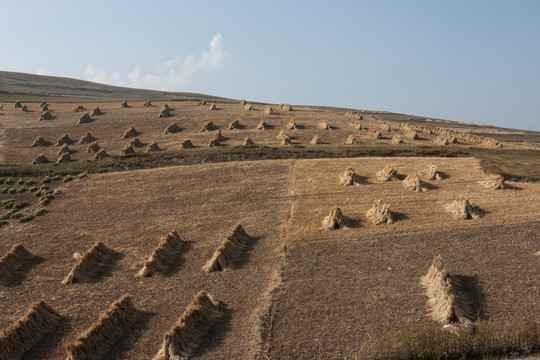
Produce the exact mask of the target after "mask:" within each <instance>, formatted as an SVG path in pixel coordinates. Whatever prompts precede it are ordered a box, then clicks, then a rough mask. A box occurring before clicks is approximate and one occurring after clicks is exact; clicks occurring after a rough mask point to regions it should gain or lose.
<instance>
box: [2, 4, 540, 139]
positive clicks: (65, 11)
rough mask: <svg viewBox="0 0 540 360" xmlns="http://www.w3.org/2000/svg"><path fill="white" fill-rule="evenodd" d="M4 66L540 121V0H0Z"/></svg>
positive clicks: (272, 98) (529, 124)
mask: <svg viewBox="0 0 540 360" xmlns="http://www.w3.org/2000/svg"><path fill="white" fill-rule="evenodd" d="M0 9H1V13H0V33H1V34H3V36H2V40H1V42H0V69H1V70H6V71H20V72H29V73H39V74H47V75H54V76H66V77H73V78H79V79H85V80H92V81H97V82H103V83H108V84H113V85H124V86H132V87H144V88H153V89H159V90H173V91H192V92H201V93H207V94H212V95H219V96H224V97H230V98H246V99H250V100H253V101H265V102H275V103H281V102H288V103H291V104H312V105H328V106H342V107H351V108H357V109H376V110H388V111H393V112H400V113H408V114H414V115H423V116H428V117H439V118H445V119H450V120H457V121H465V122H474V123H478V124H482V123H487V124H494V125H497V126H506V127H513V128H521V129H531V130H540V21H539V20H538V19H540V1H537V0H530V1H527V0H514V1H510V0H508V1H498V0H491V1H488V0H473V1H471V0H467V1H464V0H453V1H438V0H429V1H428V0H424V1H422V0H410V1H402V0H395V1H390V0H388V1H332V2H330V1H325V2H323V1H303V0H299V1H294V2H293V1H262V0H261V1H256V0H252V1H152V2H149V1H76V0H70V1H67V0H66V1H46V2H45V1H24V0H18V1H11V0H2V1H1V2H0Z"/></svg>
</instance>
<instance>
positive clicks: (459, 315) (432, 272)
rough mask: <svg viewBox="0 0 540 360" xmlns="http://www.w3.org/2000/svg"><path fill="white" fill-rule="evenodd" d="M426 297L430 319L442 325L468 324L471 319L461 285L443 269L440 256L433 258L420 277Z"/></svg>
mask: <svg viewBox="0 0 540 360" xmlns="http://www.w3.org/2000/svg"><path fill="white" fill-rule="evenodd" d="M421 284H422V286H424V288H425V289H426V295H427V297H428V302H427V308H428V311H429V314H430V315H431V317H432V319H433V320H435V321H438V322H440V323H441V324H443V325H448V324H451V323H468V322H470V321H471V319H472V318H473V316H472V315H473V314H472V311H471V306H470V301H469V300H468V299H467V297H466V295H465V293H464V292H463V291H461V286H460V285H461V284H459V282H458V281H457V278H453V277H451V276H450V275H449V274H448V271H446V269H445V268H444V263H443V261H442V259H441V257H440V256H435V257H434V258H433V262H432V264H431V267H430V268H429V271H428V273H427V274H426V275H425V276H424V277H422V280H421Z"/></svg>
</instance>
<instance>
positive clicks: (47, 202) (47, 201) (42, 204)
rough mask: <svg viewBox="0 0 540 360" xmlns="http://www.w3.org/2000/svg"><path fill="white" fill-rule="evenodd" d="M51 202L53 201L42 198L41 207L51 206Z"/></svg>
mask: <svg viewBox="0 0 540 360" xmlns="http://www.w3.org/2000/svg"><path fill="white" fill-rule="evenodd" d="M50 202H51V199H49V198H42V199H41V200H39V205H41V206H47V205H49V204H50Z"/></svg>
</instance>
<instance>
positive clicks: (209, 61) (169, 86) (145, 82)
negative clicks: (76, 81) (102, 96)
mask: <svg viewBox="0 0 540 360" xmlns="http://www.w3.org/2000/svg"><path fill="white" fill-rule="evenodd" d="M227 58H229V52H228V51H227V50H226V49H225V48H224V47H223V37H222V35H221V34H220V33H218V34H216V35H214V37H213V38H212V40H211V41H210V45H209V49H208V51H204V52H202V53H201V54H200V55H199V56H195V55H193V54H191V55H188V56H187V57H186V58H185V59H184V61H179V60H176V59H171V60H166V61H163V62H162V63H161V64H159V65H158V66H156V73H155V74H147V75H143V74H142V71H141V69H140V68H139V67H135V68H134V69H133V70H131V72H129V73H128V74H127V79H124V78H123V76H122V74H121V73H119V72H113V73H111V74H109V73H107V72H106V71H105V70H104V69H100V68H94V67H92V66H91V65H87V66H86V69H85V70H84V75H85V78H86V80H90V81H94V82H99V83H106V84H111V85H128V86H132V87H143V88H147V89H156V90H169V91H182V90H186V87H187V85H188V83H189V81H190V80H191V79H192V77H193V76H194V75H195V74H196V73H198V72H212V71H215V70H217V69H218V68H219V67H220V66H221V64H223V62H224V61H225V60H226V59H227Z"/></svg>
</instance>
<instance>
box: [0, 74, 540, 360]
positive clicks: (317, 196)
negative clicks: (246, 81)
mask: <svg viewBox="0 0 540 360" xmlns="http://www.w3.org/2000/svg"><path fill="white" fill-rule="evenodd" d="M2 74H5V73H2ZM8 75H9V74H8ZM9 76H12V75H9ZM6 79H7V80H6ZM24 79H25V75H24V74H15V75H13V76H12V77H7V78H4V77H3V75H2V78H0V81H3V83H2V84H4V85H1V84H0V85H1V86H0V90H2V91H4V92H2V93H0V105H1V106H0V358H21V359H32V360H35V359H42V360H45V359H46V360H52V359H62V358H66V356H67V355H66V353H67V352H68V351H69V352H71V354H72V355H73V354H78V355H77V356H75V355H73V357H72V359H76V358H86V357H87V356H89V354H92V355H96V354H97V355H96V357H97V358H102V359H117V360H118V359H126V360H127V359H129V360H139V359H151V358H154V359H155V360H162V359H166V356H165V355H163V354H164V353H165V352H167V351H170V352H172V353H174V354H176V355H178V354H179V353H181V354H180V355H182V357H185V358H194V359H246V360H251V359H254V360H255V359H256V360H268V359H273V360H278V359H279V360H281V359H283V360H285V359H310V360H311V359H340V360H359V359H373V358H379V359H388V360H391V359H392V360H393V359H410V358H473V357H476V358H479V357H484V358H485V357H488V356H491V357H495V358H497V357H506V356H514V355H517V354H531V353H538V352H540V336H539V334H540V331H539V330H540V318H539V317H538V314H539V313H540V302H538V300H537V299H538V298H539V297H540V278H539V277H538V273H539V272H540V261H539V260H540V259H539V256H540V238H539V237H538V234H539V233H540V223H539V221H538V219H539V217H538V215H539V214H538V203H539V201H540V162H539V161H538V159H540V149H539V145H540V133H538V132H525V131H522V130H515V129H503V128H496V127H491V126H483V125H476V124H465V123H462V122H457V121H449V120H442V119H431V118H426V117H423V116H414V115H406V114H394V113H388V112H384V111H368V110H359V109H336V108H331V107H323V106H301V105H292V106H291V105H289V104H263V103H256V102H250V101H242V102H239V101H232V100H228V99H217V98H211V96H207V95H199V94H188V93H177V94H172V93H165V92H148V91H146V90H137V89H125V88H116V87H108V86H105V85H99V84H92V83H87V82H81V81H78V80H71V79H60V78H50V77H38V76H33V75H28V81H25V80H24ZM6 81H7V82H10V84H8V85H5V84H6ZM31 88H35V89H39V91H45V90H46V89H54V92H49V95H44V93H43V94H42V93H38V92H37V90H36V91H35V92H34V91H32V90H30V91H32V93H31V94H28V91H29V90H28V89H31ZM8 89H9V91H13V92H7V91H8ZM168 96H171V97H174V98H169V97H168ZM175 96H176V97H175ZM124 100H126V102H125V103H124ZM146 100H151V103H150V104H149V103H147V102H146ZM16 101H18V102H19V103H16ZM433 171H436V172H435V173H433ZM344 173H346V174H348V175H347V176H344V175H345V174H344ZM343 179H345V183H346V184H348V185H346V186H344V185H343V183H342V181H343ZM379 200H380V201H381V202H379ZM335 207H338V208H339V209H340V211H338V210H335ZM331 212H332V213H333V214H340V213H341V216H338V215H336V218H329V219H330V220H325V218H326V217H327V216H328V215H329V214H330V213H331ZM323 220H324V221H323ZM332 221H335V222H332ZM329 223H330V225H331V226H330V228H331V229H324V227H326V226H327V225H328V224H329ZM237 224H241V226H242V228H243V229H244V230H245V232H246V233H247V235H246V234H243V233H242V232H241V231H236V232H234V231H233V229H236V225H237ZM341 225H343V226H342V228H339V227H340V226H341ZM172 231H174V232H176V234H177V235H178V236H176V235H175V233H171V232H172ZM99 242H101V244H99ZM17 245H22V246H23V247H24V249H23V248H22V247H21V246H17ZM435 256H440V257H441V258H442V259H443V261H442V262H441V264H443V265H441V266H443V267H442V268H437V267H435V270H433V269H434V268H433V267H430V265H431V264H432V261H434V260H433V259H434V257H435ZM433 263H434V264H437V262H436V261H434V262H433ZM437 269H438V270H437ZM426 274H431V279H432V281H431V282H426V281H423V280H421V279H422V277H424V276H426ZM433 274H435V275H433ZM433 279H435V280H433ZM426 284H428V285H426ZM201 291H205V292H207V293H208V294H210V295H211V297H212V299H213V300H212V301H209V302H206V303H202V305H201V304H196V303H192V299H194V296H195V295H196V294H198V293H200V292H201ZM124 296H129V298H125V297H124ZM119 299H123V301H124V302H122V303H120V304H124V305H122V306H123V307H122V306H120V305H118V306H117V305H115V304H117V303H116V301H118V300H119ZM126 299H127V300H126ZM39 301H43V302H44V303H45V304H46V305H43V304H42V305H41V306H42V307H44V309H45V310H43V309H42V310H41V313H38V314H37V315H36V314H35V313H29V315H27V316H25V313H26V312H27V311H28V309H32V306H34V307H35V306H37V305H36V304H39V303H36V302H39ZM126 303H127V304H128V305H125V304H126ZM47 306H48V307H47ZM434 309H435V310H434ZM456 334H457V336H456ZM463 339H468V340H467V341H466V340H463ZM456 342H457V343H456ZM160 351H161V352H160ZM156 354H160V355H156ZM162 355H163V356H162ZM154 356H156V357H154Z"/></svg>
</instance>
